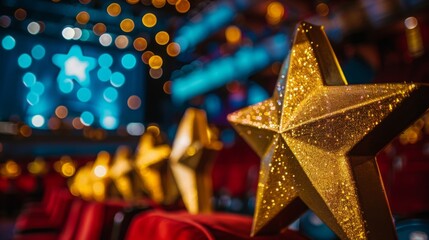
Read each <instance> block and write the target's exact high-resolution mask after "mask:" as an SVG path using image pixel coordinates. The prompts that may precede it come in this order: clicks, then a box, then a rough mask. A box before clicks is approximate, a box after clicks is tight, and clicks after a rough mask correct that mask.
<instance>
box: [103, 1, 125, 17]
mask: <svg viewBox="0 0 429 240" xmlns="http://www.w3.org/2000/svg"><path fill="white" fill-rule="evenodd" d="M121 10H122V9H121V5H119V4H117V3H111V4H110V5H109V6H108V7H107V13H108V14H109V15H110V16H112V17H116V16H118V15H119V14H121Z"/></svg>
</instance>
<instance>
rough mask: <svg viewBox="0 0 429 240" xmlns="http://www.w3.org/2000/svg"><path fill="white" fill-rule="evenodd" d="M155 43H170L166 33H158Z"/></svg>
mask: <svg viewBox="0 0 429 240" xmlns="http://www.w3.org/2000/svg"><path fill="white" fill-rule="evenodd" d="M155 41H156V43H158V44H159V45H165V44H167V43H168V41H170V36H169V35H168V33H167V32H166V31H160V32H158V33H157V34H156V35H155Z"/></svg>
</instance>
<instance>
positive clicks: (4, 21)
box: [0, 15, 12, 28]
mask: <svg viewBox="0 0 429 240" xmlns="http://www.w3.org/2000/svg"><path fill="white" fill-rule="evenodd" d="M11 22H12V19H10V17H9V16H6V15H2V16H0V27H3V28H7V27H9V26H10V24H11Z"/></svg>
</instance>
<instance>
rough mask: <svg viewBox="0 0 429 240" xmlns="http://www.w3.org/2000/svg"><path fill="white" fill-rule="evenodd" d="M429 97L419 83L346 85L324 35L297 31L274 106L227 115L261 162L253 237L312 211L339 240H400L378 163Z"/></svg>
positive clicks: (314, 29)
mask: <svg viewBox="0 0 429 240" xmlns="http://www.w3.org/2000/svg"><path fill="white" fill-rule="evenodd" d="M427 95H428V88H427V86H422V85H416V84H380V85H375V84H374V85H347V82H346V81H345V78H344V75H343V74H342V71H341V69H340V67H339V65H338V62H337V60H336V58H335V55H334V53H333V51H332V48H331V46H330V44H329V42H328V39H327V38H326V35H325V33H324V31H323V28H322V27H318V26H313V25H311V24H308V23H304V22H303V23H301V24H299V26H298V27H297V30H296V33H295V39H294V44H293V46H292V49H291V52H290V55H289V57H288V58H287V59H286V61H285V64H284V66H283V68H282V71H281V73H280V76H279V79H278V83H277V85H276V88H275V91H274V94H273V96H272V98H270V99H269V100H266V101H264V102H261V103H259V104H256V105H253V106H250V107H247V108H244V109H241V110H239V111H237V112H234V113H232V114H230V115H229V116H228V120H229V121H230V122H231V124H232V125H233V126H234V128H235V129H236V130H237V132H238V133H239V134H240V135H241V136H242V137H243V138H244V139H245V140H246V141H247V142H248V143H249V145H250V146H251V147H252V148H253V149H254V150H255V151H256V153H257V154H258V155H259V156H260V157H261V170H260V175H259V184H258V192H257V201H256V210H255V215H254V222H253V229H252V235H260V234H269V233H276V232H279V231H280V230H281V229H282V228H284V227H287V226H288V224H290V223H291V222H293V221H294V220H295V219H296V218H298V217H299V216H300V215H301V214H302V213H303V212H305V211H306V210H307V208H310V209H312V210H313V211H314V212H315V213H316V214H317V215H318V216H319V217H320V218H321V219H322V220H323V221H324V222H325V223H326V224H327V225H328V226H329V227H330V228H331V229H332V230H333V231H334V232H335V233H336V234H337V235H338V236H339V237H340V238H341V239H354V240H355V239H395V238H396V232H395V229H394V226H393V223H392V217H391V213H390V210H389V206H388V204H387V200H386V197H385V194H384V189H383V185H382V183H381V181H380V175H379V172H378V167H377V164H376V162H375V158H374V156H375V154H376V153H377V152H378V151H379V150H380V149H382V148H383V147H384V145H385V144H386V143H388V142H389V141H390V140H391V139H392V138H393V137H394V136H395V135H396V134H399V133H400V132H401V131H402V130H404V129H405V128H406V127H407V125H408V124H410V123H412V121H413V120H415V119H417V117H418V116H419V115H420V114H422V113H423V112H424V111H425V110H426V109H427V107H428V104H427V103H428V102H429V101H428V100H429V99H428V97H427ZM422 100H424V101H425V102H426V103H425V105H424V106H423V104H421V103H420V102H419V101H422ZM417 103H419V104H420V105H418V107H417V106H415V105H417ZM406 105H408V107H406ZM410 105H412V107H411V108H410Z"/></svg>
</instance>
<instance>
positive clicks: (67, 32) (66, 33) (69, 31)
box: [61, 27, 74, 40]
mask: <svg viewBox="0 0 429 240" xmlns="http://www.w3.org/2000/svg"><path fill="white" fill-rule="evenodd" d="M61 34H62V35H63V38H64V39H66V40H70V39H72V38H73V37H74V29H73V28H71V27H65V28H64V29H63V31H62V32H61Z"/></svg>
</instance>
